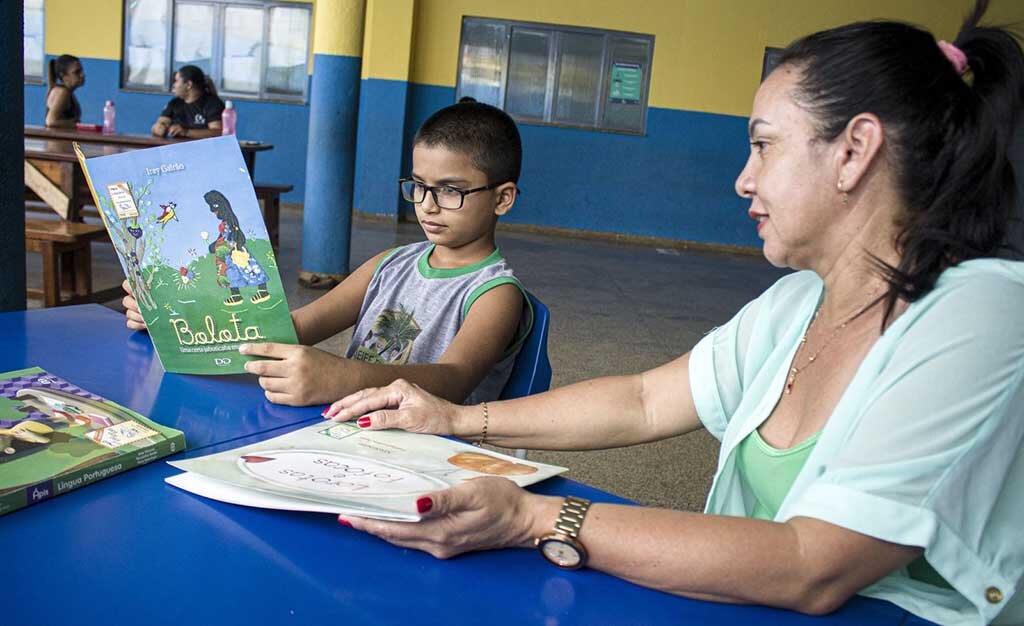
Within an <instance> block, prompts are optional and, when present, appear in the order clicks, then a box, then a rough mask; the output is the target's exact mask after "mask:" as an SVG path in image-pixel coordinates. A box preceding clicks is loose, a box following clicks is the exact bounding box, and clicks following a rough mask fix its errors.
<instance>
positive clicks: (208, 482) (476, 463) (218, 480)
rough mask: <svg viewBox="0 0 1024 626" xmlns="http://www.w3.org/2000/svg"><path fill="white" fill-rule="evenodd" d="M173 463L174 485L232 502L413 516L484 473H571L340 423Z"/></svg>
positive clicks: (439, 440)
mask: <svg viewBox="0 0 1024 626" xmlns="http://www.w3.org/2000/svg"><path fill="white" fill-rule="evenodd" d="M169 463H170V465H173V466H174V467H176V468H178V469H181V470H185V472H186V473H184V474H178V475H176V476H171V477H168V478H167V479H165V480H166V481H167V482H168V483H170V484H172V485H174V486H176V487H179V488H181V489H184V490H186V491H190V492H193V493H196V494H198V495H201V496H204V497H208V498H213V499H216V500H221V501H224V502H230V503H232V504H241V505H246V506H255V507H260V508H270V509H283V510H290V511H315V512H322V513H347V514H351V515H359V516H363V517H375V518H379V519H389V520H396V521H409V522H414V521H418V520H419V519H420V516H419V514H418V513H417V511H416V499H417V498H418V497H419V496H421V495H422V494H424V493H428V492H431V491H436V490H440V489H446V488H448V487H451V486H453V485H456V484H458V483H460V482H463V481H466V480H470V479H472V478H477V477H480V476H503V477H505V478H507V479H509V480H511V481H513V482H515V483H516V484H518V485H521V486H526V485H531V484H533V483H536V482H539V481H541V480H544V479H546V478H550V477H552V476H555V475H558V474H560V473H562V472H564V471H566V468H564V467H558V466H554V465H547V464H544V463H535V462H532V461H526V460H521V459H517V458H515V457H511V456H507V455H504V454H500V453H497V452H493V451H491V450H485V449H483V448H478V447H476V446H471V445H469V444H466V443H462V442H459V441H453V440H450V439H446V438H444V437H437V436H434V435H423V434H417V433H408V432H404V431H398V430H378V431H367V430H363V429H361V428H359V427H357V426H355V425H353V424H349V423H340V424H336V423H333V422H324V423H321V424H314V425H312V426H307V427H305V428H302V429H299V430H296V431H293V432H291V433H288V434H285V435H281V436H280V437H275V438H273V439H268V440H266V441H261V442H259V443H256V444H252V445H249V446H244V447H241V448H236V449H233V450H227V451H224V452H218V453H216V454H211V455H207V456H202V457H197V458H193V459H185V460H182V461H169Z"/></svg>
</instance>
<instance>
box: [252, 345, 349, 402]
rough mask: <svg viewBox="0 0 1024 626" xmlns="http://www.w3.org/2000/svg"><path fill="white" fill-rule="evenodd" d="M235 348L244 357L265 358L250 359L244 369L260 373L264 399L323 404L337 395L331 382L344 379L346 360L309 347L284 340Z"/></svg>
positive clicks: (258, 374)
mask: <svg viewBox="0 0 1024 626" xmlns="http://www.w3.org/2000/svg"><path fill="white" fill-rule="evenodd" d="M238 351H239V352H241V353H242V354H245V355H247V356H261V357H267V359H266V360H261V361H249V362H248V363H246V364H245V371H247V372H249V373H250V374H256V375H257V376H259V377H260V378H259V382H260V387H263V389H264V391H265V394H264V395H266V396H267V400H270V401H271V402H273V403H274V404H288V405H291V406H307V405H310V404H323V403H325V402H330V400H331V398H336V397H337V392H335V391H332V385H331V381H334V380H344V378H343V376H344V369H345V359H343V358H341V357H337V356H334V355H331V354H328V353H326V352H324V351H323V350H318V349H317V348H312V347H310V346H293V345H289V344H284V343H249V344H242V345H241V346H239V348H238Z"/></svg>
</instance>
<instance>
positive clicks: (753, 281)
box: [27, 209, 783, 510]
mask: <svg viewBox="0 0 1024 626" xmlns="http://www.w3.org/2000/svg"><path fill="white" fill-rule="evenodd" d="M751 228H753V225H751ZM301 233H302V215H301V212H299V211H297V210H294V209H291V210H290V209H284V210H283V211H282V219H281V250H280V253H279V255H278V265H279V268H280V271H281V278H282V281H283V282H284V285H285V288H286V289H287V290H288V301H289V304H290V305H291V307H292V308H295V307H298V306H301V305H303V304H306V303H307V302H310V301H312V300H314V299H315V298H317V297H319V296H320V295H321V294H322V293H323V292H321V291H316V290H311V289H305V288H303V287H300V286H299V284H298V281H297V277H298V272H299V263H300V240H301ZM422 239H423V233H422V231H421V230H420V228H419V226H418V225H417V224H408V223H400V224H398V225H394V224H385V223H378V222H370V221H363V220H357V221H356V222H355V224H354V226H353V231H352V251H351V263H352V267H357V266H358V265H359V264H360V263H362V262H363V261H365V260H366V259H368V258H369V257H371V256H373V255H374V254H376V253H377V252H379V251H381V250H383V249H385V248H388V247H392V246H394V245H396V244H404V243H410V242H413V241H420V240H422ZM498 244H499V246H500V248H501V250H502V253H503V254H504V255H505V257H506V258H507V259H509V261H510V262H511V263H512V265H513V267H514V268H515V270H516V274H517V275H518V276H519V278H520V280H522V282H523V284H524V285H525V286H526V288H527V289H529V290H530V291H531V292H532V293H534V294H535V295H536V296H537V297H538V298H540V299H541V301H543V302H544V303H545V304H547V306H548V308H549V309H550V311H551V326H550V336H549V339H548V353H549V357H550V360H551V366H552V370H553V377H552V387H558V386H562V385H567V384H570V383H573V382H577V381H580V380H585V379H588V378H594V377H597V376H604V375H610V374H626V373H635V372H640V371H643V370H645V369H649V368H651V367H654V366H656V365H659V364H661V363H664V362H666V361H669V360H671V359H673V358H675V357H677V356H679V355H681V354H683V353H685V352H686V351H688V350H689V349H690V348H692V347H693V345H694V344H695V343H696V342H697V341H698V340H699V339H700V337H701V336H702V335H703V334H704V333H706V332H707V331H708V330H710V329H711V328H713V327H714V326H716V325H718V324H721V323H723V322H725V321H726V320H728V319H729V318H730V317H731V316H732V315H733V314H734V313H735V312H736V311H738V310H739V308H740V307H741V306H742V305H743V304H745V303H746V302H748V301H749V300H751V299H752V298H754V297H755V296H757V295H758V294H759V293H761V292H762V291H763V290H764V289H765V288H767V287H768V286H769V285H770V284H772V283H773V282H774V281H775V280H776V279H777V278H778V277H779V276H781V275H782V273H783V272H781V271H779V270H777V269H775V268H773V267H771V266H770V265H768V263H767V262H766V261H764V260H763V259H762V258H760V257H754V256H741V255H729V254H722V253H704V252H690V251H680V250H674V249H672V250H669V249H658V248H653V247H645V246H642V245H635V244H626V243H609V242H601V241H592V240H583V239H575V238H566V237H556V236H550V235H538V234H533V233H526V232H521V231H518V230H503V229H502V230H499V236H498ZM93 255H94V259H93V267H94V281H95V285H96V287H97V288H104V287H107V286H109V285H112V284H116V283H118V282H120V280H121V278H122V275H121V270H120V266H119V265H118V264H117V259H116V257H115V255H114V253H113V250H112V248H111V247H110V246H109V245H99V244H94V246H93ZM27 260H28V267H29V271H28V282H29V285H34V286H38V285H39V282H40V275H41V264H40V262H39V257H38V255H35V254H29V255H28V256H27ZM33 305H34V306H38V303H30V306H33ZM108 306H110V307H111V308H115V309H119V308H120V307H119V303H118V302H111V303H108ZM347 335H348V333H344V334H343V335H340V336H338V337H334V338H332V339H330V340H328V341H326V342H324V343H323V344H321V347H323V348H324V349H327V350H330V351H333V352H336V353H337V352H341V351H343V350H344V348H345V346H347V343H348V337H347ZM717 453H718V444H717V441H716V440H714V439H713V438H712V437H711V436H709V435H708V434H707V433H705V432H703V431H700V432H696V433H692V434H689V435H684V436H682V437H675V438H673V439H669V440H666V441H661V442H658V443H653V444H646V445H641V446H634V447H631V448H620V449H617V450H607V451H597V452H537V451H534V452H531V453H530V458H531V459H534V460H537V461H544V462H549V463H555V464H559V465H564V466H566V467H568V468H570V470H569V473H568V474H567V475H568V477H570V478H573V479H575V480H578V481H581V482H585V483H588V484H590V485H593V486H596V487H599V488H601V489H604V490H606V491H610V492H612V493H616V494H618V495H621V496H623V497H626V498H630V499H632V500H635V501H637V502H640V503H643V504H646V505H651V506H663V507H671V508H677V509H685V510H700V509H701V508H702V507H703V503H704V498H705V496H706V494H707V490H708V488H709V487H710V483H711V477H712V475H713V472H714V466H715V461H716V458H717Z"/></svg>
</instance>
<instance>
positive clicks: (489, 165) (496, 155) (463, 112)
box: [413, 98, 523, 184]
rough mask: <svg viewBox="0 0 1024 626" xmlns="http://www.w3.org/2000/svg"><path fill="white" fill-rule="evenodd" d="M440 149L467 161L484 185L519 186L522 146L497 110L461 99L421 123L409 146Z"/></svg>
mask: <svg viewBox="0 0 1024 626" xmlns="http://www.w3.org/2000/svg"><path fill="white" fill-rule="evenodd" d="M419 144H425V145H427V146H443V147H445V148H447V149H449V150H451V151H452V152H459V153H462V154H465V155H466V156H468V157H469V160H470V161H471V162H472V163H473V167H475V168H476V169H478V170H480V171H481V172H483V173H484V174H485V175H486V176H487V183H488V184H501V183H506V182H513V183H515V182H519V171H520V169H521V168H522V165H523V144H522V141H521V140H520V138H519V129H518V128H516V123H515V122H514V121H512V118H511V117H509V116H508V113H505V112H504V111H502V110H501V109H499V108H497V107H493V106H491V105H489V104H484V103H482V102H477V101H476V100H474V99H472V98H462V99H461V100H459V101H458V102H457V103H455V104H453V105H451V106H447V107H445V108H443V109H441V110H439V111H437V112H436V113H434V114H433V115H431V116H430V117H429V118H427V121H425V122H423V125H422V126H420V129H419V130H418V131H417V132H416V138H415V139H414V140H413V145H419Z"/></svg>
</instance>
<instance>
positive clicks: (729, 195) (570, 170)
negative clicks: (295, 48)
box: [24, 55, 760, 273]
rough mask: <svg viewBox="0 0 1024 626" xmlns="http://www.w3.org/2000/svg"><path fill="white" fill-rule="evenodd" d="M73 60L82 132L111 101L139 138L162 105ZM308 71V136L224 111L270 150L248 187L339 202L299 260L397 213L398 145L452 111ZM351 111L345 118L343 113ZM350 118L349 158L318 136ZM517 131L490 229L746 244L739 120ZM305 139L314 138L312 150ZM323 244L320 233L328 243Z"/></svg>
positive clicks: (321, 58)
mask: <svg viewBox="0 0 1024 626" xmlns="http://www.w3.org/2000/svg"><path fill="white" fill-rule="evenodd" d="M82 62H83V65H84V67H85V71H86V76H87V82H86V84H85V86H84V87H82V88H81V89H80V90H79V91H78V92H77V94H78V98H79V100H80V101H81V103H82V109H83V120H84V121H86V122H96V123H98V122H99V121H100V117H101V111H102V108H103V101H104V100H106V99H108V98H112V99H113V100H114V102H115V103H116V105H117V127H118V130H119V131H121V132H129V133H148V132H149V127H150V126H151V125H152V123H153V121H154V120H155V119H156V116H157V115H158V114H159V113H160V110H161V109H162V108H163V106H164V104H165V103H166V102H167V100H168V99H169V98H170V95H169V94H145V93H138V92H128V91H121V90H120V88H119V87H118V85H119V78H118V77H119V72H120V62H118V61H107V60H100V59H88V58H86V59H83V60H82ZM314 63H315V72H314V75H313V79H312V85H311V91H310V93H311V97H312V98H314V99H316V98H323V100H324V102H323V104H324V105H325V106H326V107H327V110H328V111H329V114H328V115H327V116H326V117H325V118H324V119H323V120H322V123H321V124H320V125H319V127H316V128H313V126H314V125H313V124H312V123H311V119H310V108H311V107H310V105H294V104H281V103H267V102H248V101H244V102H238V103H237V107H238V111H239V136H240V137H241V138H243V139H244V138H254V139H259V140H262V141H266V142H269V143H273V144H274V149H273V150H270V151H268V152H261V153H260V154H259V156H258V157H257V159H256V163H257V169H256V179H257V181H258V182H274V183H290V184H293V185H295V190H294V191H293V192H291V193H290V194H287V195H286V196H285V197H284V198H283V199H284V201H286V202H302V201H303V200H305V202H306V203H307V205H309V203H310V202H311V201H312V202H313V203H314V204H315V203H316V202H317V198H324V199H329V198H335V199H336V200H335V201H337V202H341V201H340V200H337V199H338V198H345V200H344V202H342V203H341V204H334V205H331V206H330V208H329V209H327V210H326V212H325V219H326V220H328V221H327V222H326V223H328V224H331V223H334V224H335V225H334V226H331V227H330V228H331V229H334V230H329V231H324V232H322V233H321V232H318V229H314V232H312V233H306V234H307V236H311V237H313V238H314V240H315V241H318V242H319V243H318V244H316V247H313V246H312V245H305V246H304V254H306V252H305V251H312V250H315V249H317V248H320V247H323V249H324V250H329V249H331V248H332V247H337V246H338V245H339V244H338V243H337V241H335V240H334V238H336V237H337V236H338V234H337V233H339V232H341V231H340V230H338V228H337V224H336V222H337V221H338V220H348V219H349V217H348V210H349V208H351V207H353V206H354V207H355V208H357V209H359V210H361V211H365V212H369V213H378V214H383V215H389V216H390V215H400V214H405V213H409V212H410V208H409V207H408V206H407V204H406V203H404V202H400V201H399V199H398V194H397V191H396V185H395V183H394V180H395V179H396V178H397V177H399V176H402V175H404V174H406V173H408V172H409V171H410V170H411V150H412V148H411V142H412V136H413V135H414V133H415V131H416V129H417V128H419V125H420V124H421V123H422V122H423V121H424V120H425V119H426V118H427V117H428V116H429V115H430V114H431V113H433V112H434V111H436V110H437V109H439V108H441V107H444V106H447V105H449V104H451V103H453V102H454V101H455V92H454V89H452V88H449V87H437V86H431V85H418V84H414V83H413V84H410V83H405V82H403V81H388V80H377V79H368V80H364V81H360V80H359V76H358V70H359V66H360V59H358V58H355V57H335V56H329V55H316V57H315V60H314ZM353 75H354V76H355V78H353ZM360 82H361V83H362V86H361V87H360ZM24 93H25V115H24V119H25V123H29V124H43V122H44V119H45V95H46V88H45V87H43V86H38V85H25V86H24ZM357 94H358V95H357ZM357 101H358V102H359V111H358V116H357V111H356V110H355V108H354V107H355V105H354V104H352V103H354V102H357ZM357 117H358V137H359V141H358V146H357V147H353V145H354V142H355V138H354V137H353V133H347V134H345V135H344V136H333V138H332V135H336V133H333V131H332V130H331V129H332V127H333V126H334V125H335V124H341V125H342V126H345V125H347V124H355V123H356V122H355V121H354V120H356V119H357ZM398 120H404V123H399V122H398ZM353 128H354V126H353ZM520 132H521V133H522V135H523V142H524V148H525V155H524V162H523V176H522V180H521V181H520V182H521V184H522V186H523V188H524V190H525V193H524V195H523V196H522V197H521V198H520V200H519V201H518V202H517V203H516V207H515V209H514V210H513V211H512V212H511V213H510V214H509V215H507V216H506V217H504V218H502V219H503V220H505V221H508V222H512V223H520V224H534V225H538V226H552V227H558V228H569V229H585V230H593V231H599V232H610V233H623V234H632V235H639V236H654V237H665V238H669V239H679V240H688V241H700V242H708V243H725V244H734V245H745V246H758V247H759V246H760V241H759V240H758V238H757V234H756V230H755V228H754V224H753V222H751V221H750V220H749V219H748V217H747V214H746V211H747V207H748V204H747V202H746V201H744V200H742V199H741V198H739V197H737V196H736V195H735V192H734V191H733V181H734V180H735V178H736V175H737V174H738V173H739V171H740V169H741V168H742V167H743V163H744V160H745V159H746V156H747V152H748V146H747V141H746V120H744V119H743V118H740V117H736V116H729V115H715V114H711V113H697V112H690V111H678V110H674V109H659V108H651V109H650V110H649V111H648V128H647V135H646V136H643V137H637V136H630V135H619V134H612V133H600V132H594V131H585V130H574V129H565V128H553V127H542V126H530V125H526V124H523V125H520ZM307 138H312V139H315V140H316V142H317V143H316V145H315V146H314V145H313V144H312V143H308V142H307ZM398 138H400V139H398ZM346 150H347V151H348V155H347V156H345V154H344V152H345V151H346ZM396 152H397V155H396ZM352 158H355V168H356V180H355V182H354V185H353V184H350V185H349V188H348V191H345V189H344V188H338V186H339V185H341V187H344V183H343V182H340V181H338V180H334V179H333V178H334V177H333V176H331V175H328V176H321V177H320V178H319V179H317V178H316V177H315V176H314V177H311V178H310V180H309V181H308V182H307V181H306V165H307V162H308V163H309V164H310V169H311V170H313V169H316V163H317V162H321V161H323V162H327V163H331V164H330V165H329V167H327V170H326V171H340V170H339V169H338V168H339V167H342V165H340V164H339V163H337V162H336V161H338V160H344V159H349V162H350V163H351V159H352ZM307 159H308V161H307ZM396 163H397V164H398V165H396ZM349 167H351V165H349ZM311 174H312V171H311ZM317 180H318V181H319V182H316V181H317ZM346 194H347V195H346ZM325 202H328V203H329V202H330V201H329V200H325ZM319 206H320V207H324V206H325V205H324V204H323V202H321V204H320V205H319ZM342 214H343V215H342ZM328 232H334V234H333V235H330V236H329V237H328V236H327V233H328ZM320 235H323V237H320ZM307 244H310V240H309V239H307ZM340 253H341V251H336V252H335V253H330V254H340ZM324 254H329V253H326V252H325V253H324ZM345 254H346V256H347V252H346V253H345ZM307 261H309V262H310V263H311V264H312V259H306V258H304V259H303V268H304V269H307V270H309V271H319V272H325V273H336V272H337V270H327V269H316V267H332V266H333V267H338V266H340V264H339V263H337V262H336V261H329V260H328V259H327V258H326V257H325V258H324V259H323V261H324V264H323V265H320V264H312V265H307V264H306V263H307ZM313 265H315V267H314V266H313ZM346 265H347V259H346Z"/></svg>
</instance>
